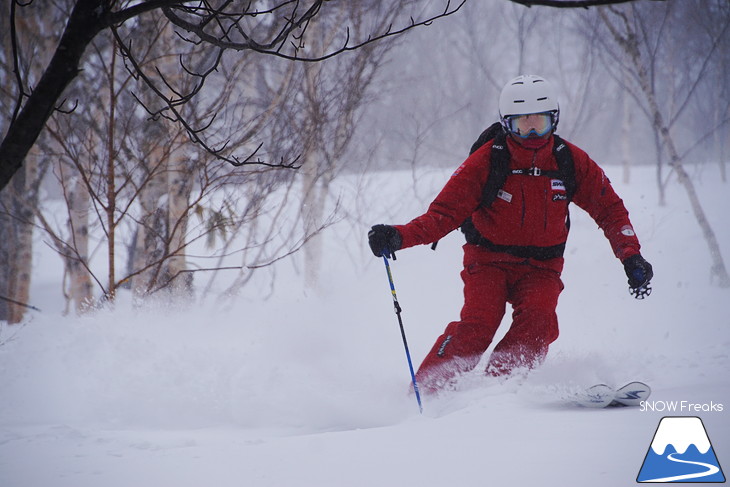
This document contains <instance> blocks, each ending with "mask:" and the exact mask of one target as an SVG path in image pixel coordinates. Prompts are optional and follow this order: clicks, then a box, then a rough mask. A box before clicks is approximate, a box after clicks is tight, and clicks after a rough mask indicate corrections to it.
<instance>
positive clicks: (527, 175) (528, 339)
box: [368, 75, 653, 393]
mask: <svg viewBox="0 0 730 487" xmlns="http://www.w3.org/2000/svg"><path fill="white" fill-rule="evenodd" d="M499 115H500V122H499V125H497V124H495V126H493V127H492V128H493V129H494V128H495V127H496V128H497V130H491V132H489V131H485V133H484V134H482V136H483V137H481V138H480V139H483V138H485V136H486V137H488V138H489V139H491V140H489V141H488V142H487V143H484V144H483V145H481V146H479V145H480V144H481V143H482V142H484V141H483V140H480V141H477V143H475V147H473V148H472V151H473V152H472V154H471V155H470V156H469V157H468V158H467V159H466V160H465V161H464V163H463V164H462V165H461V166H460V167H459V168H458V169H457V170H456V171H455V172H454V174H453V175H452V176H451V178H450V179H449V181H448V182H447V184H446V185H445V186H444V188H443V189H442V190H441V192H440V193H439V195H438V196H437V197H436V199H435V200H434V201H433V202H432V203H431V205H430V206H429V208H428V211H426V213H424V214H423V215H421V216H419V217H417V218H415V219H414V220H412V221H411V222H410V223H408V224H406V225H394V226H391V225H375V226H373V227H372V228H371V230H370V231H369V233H368V243H369V245H370V248H371V249H372V251H373V253H374V254H375V255H376V256H377V257H382V256H383V255H385V256H387V257H391V256H392V257H394V255H395V254H394V252H395V251H397V250H401V249H405V248H408V247H412V246H415V245H419V244H429V243H433V242H436V241H438V240H439V239H440V238H442V237H444V236H445V235H446V234H448V233H449V232H451V231H452V230H455V229H456V228H458V227H460V226H461V229H462V231H463V232H464V233H465V235H466V240H467V243H466V244H465V245H464V247H463V249H464V269H463V271H462V272H461V277H462V279H463V281H464V305H463V308H462V310H461V316H460V320H459V321H454V322H452V323H449V324H448V326H446V329H445V331H444V332H443V334H442V335H441V336H440V337H439V338H438V339H437V340H436V342H435V344H434V345H433V348H432V349H431V351H430V352H429V353H428V355H426V357H425V359H424V360H423V362H422V364H421V366H420V367H419V369H418V372H417V374H416V379H417V382H418V384H419V386H420V388H421V389H422V390H423V391H424V392H426V393H438V392H440V391H441V390H443V389H444V388H447V387H452V386H453V384H454V382H455V381H456V379H457V378H458V376H459V375H460V374H463V373H465V372H468V371H470V370H472V369H474V368H475V367H476V366H477V364H478V363H479V361H480V359H481V357H482V355H483V354H484V353H485V352H486V350H487V349H488V348H489V346H490V344H491V343H492V339H493V338H494V335H495V333H496V332H497V328H498V327H499V325H500V322H501V321H502V317H503V316H504V313H505V308H506V303H510V304H511V305H512V308H513V313H512V324H511V326H510V328H509V330H508V331H507V333H506V335H505V336H504V338H503V339H502V340H501V341H500V342H499V343H498V344H497V345H496V347H495V348H494V350H493V352H492V354H491V355H490V357H489V361H488V364H487V367H486V373H487V374H488V375H491V376H497V377H500V376H501V377H503V376H507V375H509V374H513V373H515V372H518V371H522V372H524V371H527V370H530V369H532V368H534V367H536V366H538V365H539V364H541V363H542V362H543V361H544V359H545V356H546V355H547V352H548V346H549V345H550V344H551V343H552V342H553V341H555V340H556V339H557V338H558V320H557V315H556V312H555V310H556V307H557V304H558V295H559V294H560V292H561V291H562V290H563V283H562V281H561V279H560V274H561V272H562V269H563V251H564V249H565V242H566V240H567V237H568V229H569V226H570V221H569V217H568V203H569V202H570V201H573V202H574V203H575V204H577V205H578V206H579V207H581V208H582V209H584V210H585V211H587V212H588V214H589V215H590V216H591V217H592V218H593V219H594V220H595V221H596V223H597V224H598V226H599V227H600V228H601V229H602V230H603V232H604V234H605V236H606V238H607V239H608V241H609V242H610V244H611V248H612V249H613V252H614V254H615V255H616V257H617V258H618V259H619V260H620V261H621V262H622V263H623V266H624V269H625V271H626V275H627V276H628V278H629V286H630V289H631V291H632V294H634V295H635V296H636V297H637V298H643V297H645V296H646V295H648V294H649V291H650V287H649V281H650V280H651V279H652V277H653V271H652V266H651V265H650V264H649V263H648V262H647V261H646V260H645V259H644V258H643V257H642V256H641V254H640V252H639V250H640V245H639V240H638V238H637V236H636V234H635V232H634V229H633V227H632V225H631V222H630V220H629V215H628V211H627V210H626V208H625V207H624V204H623V202H622V200H621V199H620V198H619V197H618V195H617V194H616V193H615V192H614V190H613V188H612V186H611V184H610V182H609V180H608V178H607V177H606V175H605V174H604V172H603V170H602V169H601V168H600V167H599V166H598V165H597V164H596V163H595V162H594V161H593V160H591V159H590V157H589V156H588V155H587V154H586V153H585V152H584V151H583V150H581V149H580V148H578V147H576V146H575V145H573V144H570V143H568V142H565V141H563V140H562V139H560V138H559V137H558V136H557V135H555V134H554V132H555V130H556V128H557V125H558V119H559V115H560V110H559V107H558V101H557V98H556V94H555V91H554V90H553V87H552V86H551V84H550V83H549V82H548V81H547V80H545V79H544V78H543V77H540V76H535V75H523V76H518V77H517V78H515V79H513V80H511V81H510V82H509V83H507V84H506V85H505V87H504V88H503V89H502V92H501V94H500V97H499ZM500 158H501V159H503V163H502V166H500V165H499V161H500Z"/></svg>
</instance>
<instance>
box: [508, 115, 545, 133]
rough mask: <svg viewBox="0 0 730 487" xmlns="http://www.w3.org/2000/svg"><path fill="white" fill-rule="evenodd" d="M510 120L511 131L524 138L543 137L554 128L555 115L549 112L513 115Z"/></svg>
mask: <svg viewBox="0 0 730 487" xmlns="http://www.w3.org/2000/svg"><path fill="white" fill-rule="evenodd" d="M508 120H509V127H510V131H511V132H512V133H513V134H515V135H517V136H519V137H523V138H527V137H531V136H537V137H542V136H543V135H545V134H547V133H548V132H550V130H552V128H553V117H552V115H551V114H550V113H549V112H546V113H530V114H528V115H513V116H511V117H509V119H508Z"/></svg>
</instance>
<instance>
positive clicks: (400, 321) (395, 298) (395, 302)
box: [383, 255, 423, 413]
mask: <svg viewBox="0 0 730 487" xmlns="http://www.w3.org/2000/svg"><path fill="white" fill-rule="evenodd" d="M383 261H384V262H385V271H386V272H387V273H388V282H389V283H390V294H391V295H392V296H393V307H394V308H395V315H396V316H397V317H398V325H399V326H400V334H401V337H402V338H403V346H404V347H405V349H406V358H407V359H408V369H409V370H410V372H411V382H412V383H413V392H415V393H416V401H418V410H419V411H420V412H421V413H423V405H422V404H421V394H420V392H419V391H418V382H416V374H415V373H414V372H413V362H412V361H411V352H410V351H409V350H408V340H406V331H405V329H404V328H403V319H402V318H401V316H400V313H401V307H400V304H399V303H398V296H397V295H396V294H395V284H393V274H391V272H390V263H389V262H388V258H387V257H386V256H385V255H383Z"/></svg>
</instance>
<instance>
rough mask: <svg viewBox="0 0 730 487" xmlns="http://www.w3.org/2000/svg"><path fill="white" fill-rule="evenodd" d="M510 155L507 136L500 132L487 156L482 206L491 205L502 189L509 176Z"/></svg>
mask: <svg viewBox="0 0 730 487" xmlns="http://www.w3.org/2000/svg"><path fill="white" fill-rule="evenodd" d="M509 161H510V153H509V149H508V148H507V135H506V134H505V133H504V131H502V130H500V131H499V133H497V135H496V136H495V137H494V140H493V142H492V151H491V153H490V156H489V174H488V175H487V182H486V183H485V184H484V188H483V189H482V203H481V204H482V206H484V207H486V208H488V207H489V206H491V205H492V203H493V202H494V200H495V199H497V194H499V190H500V189H502V186H504V183H505V182H506V181H507V176H508V175H509V174H508V173H509Z"/></svg>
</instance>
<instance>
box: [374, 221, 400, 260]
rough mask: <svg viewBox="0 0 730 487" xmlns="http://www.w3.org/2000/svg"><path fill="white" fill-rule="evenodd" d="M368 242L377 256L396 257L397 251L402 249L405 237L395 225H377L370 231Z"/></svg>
mask: <svg viewBox="0 0 730 487" xmlns="http://www.w3.org/2000/svg"><path fill="white" fill-rule="evenodd" d="M368 244H369V245H370V250H372V251H373V254H375V257H382V256H385V257H388V258H390V259H395V251H396V250H400V246H401V245H402V244H403V239H402V238H401V236H400V233H398V230H396V229H395V227H392V226H390V225H375V226H373V227H372V228H371V229H370V231H369V232H368Z"/></svg>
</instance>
